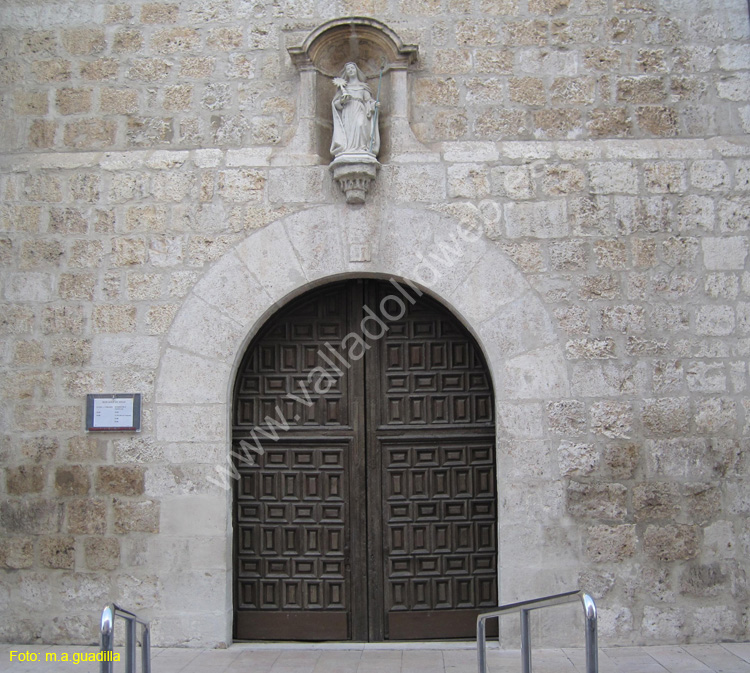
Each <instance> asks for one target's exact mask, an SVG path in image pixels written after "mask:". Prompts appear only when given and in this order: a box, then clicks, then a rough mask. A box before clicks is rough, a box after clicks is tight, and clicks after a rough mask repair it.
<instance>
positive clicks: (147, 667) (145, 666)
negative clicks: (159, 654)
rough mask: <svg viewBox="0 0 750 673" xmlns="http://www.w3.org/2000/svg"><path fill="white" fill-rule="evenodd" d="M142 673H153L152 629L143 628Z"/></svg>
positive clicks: (146, 626) (145, 626)
mask: <svg viewBox="0 0 750 673" xmlns="http://www.w3.org/2000/svg"><path fill="white" fill-rule="evenodd" d="M141 673H151V627H149V626H148V625H144V626H143V635H142V641H141Z"/></svg>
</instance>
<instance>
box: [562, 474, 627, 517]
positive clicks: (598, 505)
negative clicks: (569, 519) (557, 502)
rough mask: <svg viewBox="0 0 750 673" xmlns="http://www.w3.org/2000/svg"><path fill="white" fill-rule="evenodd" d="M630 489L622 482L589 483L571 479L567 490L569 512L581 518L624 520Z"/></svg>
mask: <svg viewBox="0 0 750 673" xmlns="http://www.w3.org/2000/svg"><path fill="white" fill-rule="evenodd" d="M627 496H628V489H627V488H626V487H625V486H623V485H622V484H606V483H605V484H589V483H581V482H577V481H571V482H570V484H569V485H568V490H567V509H568V513H569V514H570V515H571V516H573V517H576V518H579V519H596V520H607V521H624V520H625V516H626V514H627Z"/></svg>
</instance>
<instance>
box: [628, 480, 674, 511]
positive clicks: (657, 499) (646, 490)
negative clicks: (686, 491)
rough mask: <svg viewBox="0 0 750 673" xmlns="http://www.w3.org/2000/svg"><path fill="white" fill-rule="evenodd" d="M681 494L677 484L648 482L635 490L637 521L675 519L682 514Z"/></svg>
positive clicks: (634, 500) (637, 485)
mask: <svg viewBox="0 0 750 673" xmlns="http://www.w3.org/2000/svg"><path fill="white" fill-rule="evenodd" d="M679 498H680V492H679V489H678V487H677V485H676V484H673V483H669V482H647V483H643V484H636V485H635V486H634V488H633V510H634V513H635V520H636V521H652V520H656V519H669V520H671V519H674V518H675V517H676V516H677V515H678V514H679V512H680V499H679Z"/></svg>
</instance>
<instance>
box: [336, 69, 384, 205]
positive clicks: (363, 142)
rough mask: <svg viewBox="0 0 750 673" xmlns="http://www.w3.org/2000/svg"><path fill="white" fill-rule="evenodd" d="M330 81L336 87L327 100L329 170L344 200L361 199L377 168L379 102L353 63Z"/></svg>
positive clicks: (362, 200)
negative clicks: (330, 117)
mask: <svg viewBox="0 0 750 673" xmlns="http://www.w3.org/2000/svg"><path fill="white" fill-rule="evenodd" d="M381 77H382V73H381ZM333 83H334V85H335V86H336V87H337V90H336V93H335V94H334V96H333V100H332V101H331V110H332V112H333V137H332V139H331V154H333V161H332V162H331V170H332V171H333V177H334V179H335V180H336V181H337V182H338V183H339V185H340V186H341V189H342V190H343V191H344V193H345V194H346V201H347V203H364V201H365V195H366V194H367V191H368V189H369V188H370V183H371V182H372V180H374V179H375V176H376V175H377V171H378V168H380V164H379V163H378V160H377V159H376V158H375V157H377V155H378V152H379V151H380V130H379V129H378V116H379V112H380V110H379V108H380V102H379V101H377V100H375V99H374V98H373V96H372V92H371V91H370V87H369V86H368V85H367V84H366V83H365V76H364V74H363V73H362V71H361V70H360V69H359V68H358V67H357V64H356V63H347V64H346V65H345V66H344V69H343V71H342V72H341V77H335V78H334V80H333ZM379 94H380V89H379V88H378V95H379Z"/></svg>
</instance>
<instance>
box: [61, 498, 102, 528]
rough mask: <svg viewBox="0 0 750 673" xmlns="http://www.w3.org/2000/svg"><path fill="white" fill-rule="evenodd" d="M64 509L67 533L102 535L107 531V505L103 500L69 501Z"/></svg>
mask: <svg viewBox="0 0 750 673" xmlns="http://www.w3.org/2000/svg"><path fill="white" fill-rule="evenodd" d="M65 509H66V512H67V530H68V532H69V533H73V534H77V535H81V534H83V535H103V534H104V533H105V532H106V531H107V505H106V503H105V501H104V500H98V499H93V498H92V499H76V500H70V501H69V502H68V503H66V506H65Z"/></svg>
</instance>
